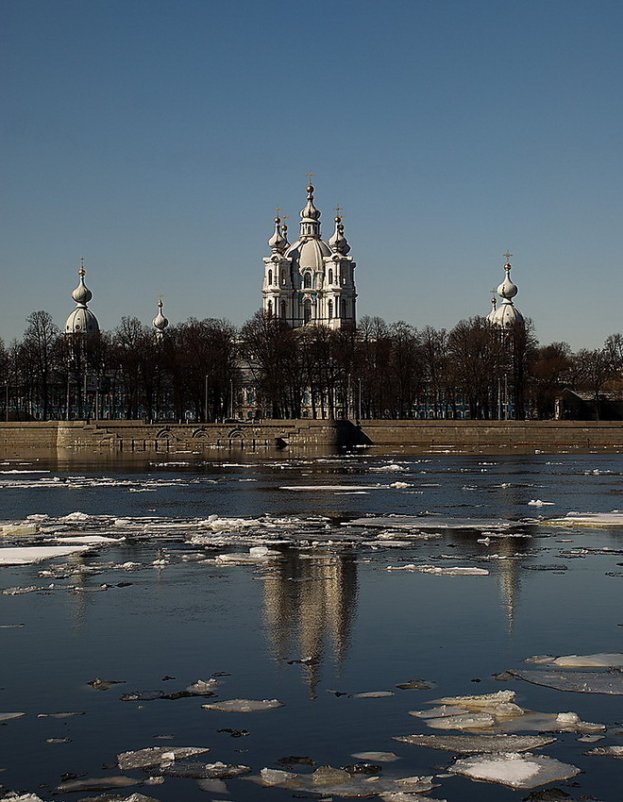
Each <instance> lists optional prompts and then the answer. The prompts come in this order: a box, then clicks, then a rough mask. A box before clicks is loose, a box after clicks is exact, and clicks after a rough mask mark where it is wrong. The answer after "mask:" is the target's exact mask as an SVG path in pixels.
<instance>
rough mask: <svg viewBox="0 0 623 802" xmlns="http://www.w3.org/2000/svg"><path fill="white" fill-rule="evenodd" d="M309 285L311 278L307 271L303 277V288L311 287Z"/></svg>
mask: <svg viewBox="0 0 623 802" xmlns="http://www.w3.org/2000/svg"><path fill="white" fill-rule="evenodd" d="M311 285H312V277H311V273H310V272H309V270H308V271H307V272H306V273H305V275H304V276H303V287H305V288H306V289H307V288H308V287H311Z"/></svg>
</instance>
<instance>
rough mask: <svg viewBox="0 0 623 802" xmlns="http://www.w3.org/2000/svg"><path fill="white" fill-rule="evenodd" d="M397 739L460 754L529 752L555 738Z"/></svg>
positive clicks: (454, 737)
mask: <svg viewBox="0 0 623 802" xmlns="http://www.w3.org/2000/svg"><path fill="white" fill-rule="evenodd" d="M394 740H395V741H401V742H402V743H405V744H412V745H413V746H424V747H426V748H428V749H444V750H446V751H448V752H458V753H459V754H472V753H482V752H486V753H491V752H529V751H530V750H532V749H541V748H542V747H543V746H547V745H548V744H552V743H554V742H555V741H556V739H555V738H551V737H546V736H539V735H506V734H502V735H396V736H394Z"/></svg>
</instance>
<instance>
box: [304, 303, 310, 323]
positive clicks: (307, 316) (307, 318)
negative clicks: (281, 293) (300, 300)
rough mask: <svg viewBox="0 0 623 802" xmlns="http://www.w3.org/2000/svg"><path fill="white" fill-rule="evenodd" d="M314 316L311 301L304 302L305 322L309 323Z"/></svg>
mask: <svg viewBox="0 0 623 802" xmlns="http://www.w3.org/2000/svg"><path fill="white" fill-rule="evenodd" d="M311 316H312V308H311V301H305V303H304V304H303V323H309V321H310V320H311Z"/></svg>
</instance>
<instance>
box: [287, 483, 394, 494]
mask: <svg viewBox="0 0 623 802" xmlns="http://www.w3.org/2000/svg"><path fill="white" fill-rule="evenodd" d="M382 487H383V486H382V485H283V486H282V487H280V488H279V490H291V491H293V492H295V493H335V492H343V491H349V490H356V491H361V490H380V489H382Z"/></svg>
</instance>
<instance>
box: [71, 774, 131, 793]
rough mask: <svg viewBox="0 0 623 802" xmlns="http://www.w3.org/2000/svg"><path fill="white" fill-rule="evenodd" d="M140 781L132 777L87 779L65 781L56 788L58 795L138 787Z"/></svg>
mask: <svg viewBox="0 0 623 802" xmlns="http://www.w3.org/2000/svg"><path fill="white" fill-rule="evenodd" d="M139 782H140V780H135V779H134V778H133V777H123V776H119V775H118V776H114V777H89V778H86V779H82V780H67V781H66V782H62V783H60V784H59V785H57V786H56V790H57V791H58V792H59V793H71V792H73V791H100V790H103V789H106V788H127V787H128V786H129V785H138V783H139Z"/></svg>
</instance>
